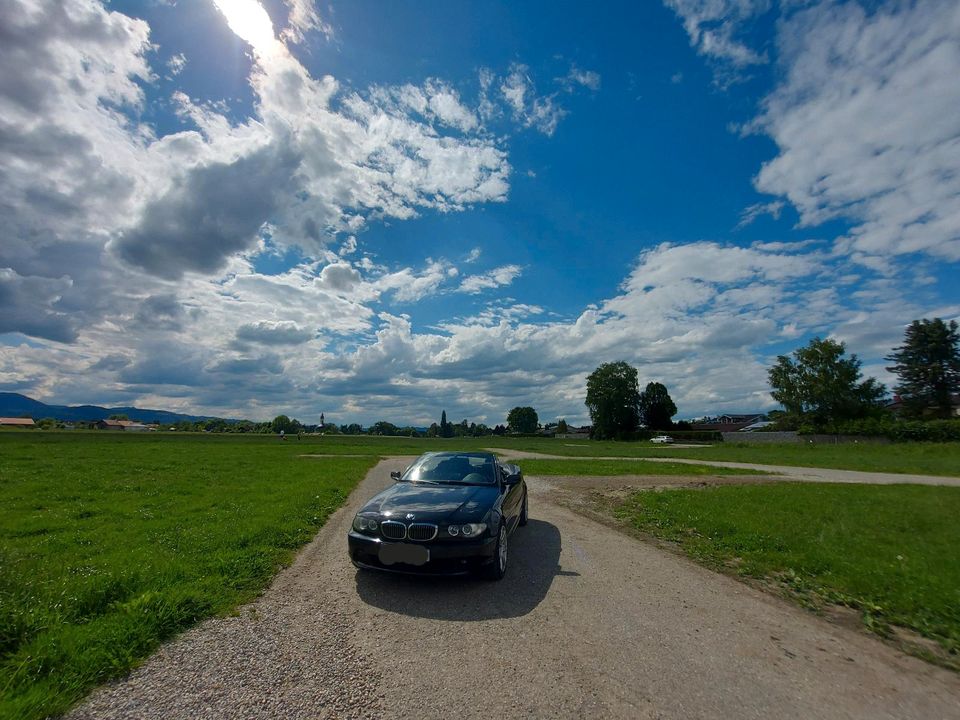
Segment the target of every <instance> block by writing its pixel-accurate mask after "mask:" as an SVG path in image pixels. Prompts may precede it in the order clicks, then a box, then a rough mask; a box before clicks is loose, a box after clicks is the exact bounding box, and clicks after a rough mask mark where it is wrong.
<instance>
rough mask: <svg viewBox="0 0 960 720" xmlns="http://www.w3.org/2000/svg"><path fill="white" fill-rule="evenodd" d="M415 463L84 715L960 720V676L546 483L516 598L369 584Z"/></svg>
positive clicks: (487, 591) (356, 498)
mask: <svg viewBox="0 0 960 720" xmlns="http://www.w3.org/2000/svg"><path fill="white" fill-rule="evenodd" d="M405 464H406V459H395V460H391V461H384V462H382V463H380V464H379V465H378V466H377V467H376V468H375V469H374V470H373V471H371V473H370V475H369V476H368V477H367V479H366V480H364V482H363V483H362V484H361V485H360V487H359V488H358V489H357V490H356V491H355V492H354V494H353V495H352V496H351V498H350V501H349V502H348V504H347V506H346V507H345V508H344V509H342V510H341V511H339V512H338V513H336V514H335V515H334V516H333V517H331V519H330V521H329V522H328V523H327V525H326V527H324V529H323V530H322V531H321V532H320V533H319V535H318V536H317V538H316V539H315V540H314V542H313V543H311V544H310V545H309V546H308V547H307V548H305V550H304V551H303V552H302V553H301V554H300V555H299V556H298V558H297V561H296V562H295V563H294V565H293V566H291V567H290V568H289V569H288V570H286V571H284V572H283V573H281V575H280V576H278V578H277V580H276V582H275V583H274V585H273V586H272V587H271V588H270V590H269V591H268V592H267V593H265V595H264V596H263V597H262V598H261V599H260V600H259V601H258V602H256V603H253V604H252V605H250V606H247V607H245V608H243V609H242V610H241V612H240V613H239V615H238V616H237V617H233V618H227V619H219V620H214V621H211V622H207V623H204V624H203V625H201V626H200V627H198V628H196V629H194V630H192V631H190V632H188V633H185V634H184V635H183V636H181V637H180V638H178V639H176V640H175V641H173V642H171V643H169V644H168V645H167V646H165V647H164V648H163V649H162V650H161V651H160V652H159V653H157V654H156V655H155V656H154V657H152V658H151V659H150V660H149V661H148V662H147V663H145V664H144V665H143V666H142V667H141V668H140V669H139V670H137V671H136V672H134V673H133V674H132V675H131V676H130V677H129V678H127V679H126V680H124V681H121V682H118V683H115V684H113V685H111V686H108V687H106V688H103V689H101V690H100V691H97V692H96V693H95V694H94V695H93V696H92V697H91V698H90V699H89V700H88V701H87V702H86V703H85V704H84V705H82V706H81V707H79V708H78V709H77V710H76V711H75V712H74V713H73V714H72V715H71V717H73V718H122V717H129V718H133V717H136V718H160V717H163V718H181V717H182V718H186V717H190V718H233V717H236V718H241V717H242V718H259V717H273V718H301V717H302V718H306V717H311V718H324V717H344V718H349V717H383V716H390V717H393V718H438V719H440V718H442V719H443V720H448V718H451V717H455V718H458V719H460V718H490V717H509V718H515V717H524V718H526V717H530V718H549V717H558V718H579V717H603V718H632V719H636V718H678V719H679V718H684V719H686V718H770V717H777V718H804V719H810V718H831V719H832V718H870V719H871V720H873V719H877V720H880V719H883V718H923V719H924V720H934V719H937V718H943V719H944V720H946V719H947V718H949V719H951V720H956V718H960V676H958V675H956V674H954V673H951V672H949V671H947V670H944V669H942V668H939V667H936V666H933V665H929V664H927V663H924V662H923V661H921V660H918V659H916V658H913V657H909V656H906V655H903V654H902V653H900V652H898V651H896V650H895V649H893V648H891V647H889V646H887V645H884V644H883V643H881V642H878V641H877V640H875V639H874V638H872V637H869V636H867V635H865V634H863V633H860V632H856V631H854V630H850V629H847V628H845V627H842V626H839V625H834V624H831V623H829V622H827V621H825V620H823V619H821V618H818V617H816V616H814V615H812V614H811V613H809V612H806V611H804V610H802V609H800V608H797V607H795V606H793V605H791V604H790V603H788V602H786V601H784V600H782V599H780V598H778V597H775V596H772V595H768V594H765V593H763V592H761V591H759V590H755V589H753V588H751V587H748V586H746V585H744V584H742V583H739V582H737V581H736V580H733V579H731V578H728V577H726V576H723V575H719V574H716V573H713V572H711V571H709V570H706V569H704V568H701V567H699V566H697V565H695V564H694V563H692V562H690V561H689V560H687V559H686V558H683V557H680V556H677V555H675V554H673V553H669V552H665V551H663V550H660V549H658V548H657V547H655V546H654V545H652V544H647V543H644V542H641V541H639V540H636V539H633V538H630V537H626V536H624V535H622V534H621V533H619V532H617V531H616V530H614V529H612V528H608V527H606V526H604V525H601V524H599V523H596V522H593V521H591V520H590V519H588V518H586V517H584V516H582V515H580V514H577V513H574V512H571V511H570V510H568V509H565V508H563V507H561V506H560V505H558V504H557V503H555V502H554V501H553V499H552V498H553V494H552V493H553V491H552V489H551V486H550V485H549V484H547V483H546V482H541V481H539V480H537V479H536V478H530V479H529V480H528V483H529V486H530V490H531V496H530V498H531V499H530V513H531V520H530V523H529V525H527V526H526V527H524V528H519V529H518V530H517V532H516V533H515V534H514V535H513V536H512V538H511V544H510V566H509V567H508V570H507V576H506V577H505V578H504V580H502V581H501V582H499V583H491V582H484V581H481V580H475V579H447V580H443V579H423V578H420V579H418V578H407V577H402V576H394V575H384V574H374V573H365V572H358V571H356V570H355V569H354V568H353V567H352V566H351V565H350V563H349V561H348V559H347V556H346V542H345V534H346V532H347V528H348V526H349V523H350V521H351V520H352V517H353V512H354V511H355V509H356V508H357V507H359V505H360V504H361V503H362V502H363V501H364V500H365V499H366V498H367V497H369V496H370V495H371V494H373V493H374V492H376V491H377V490H379V489H381V488H383V487H386V486H387V485H388V484H389V483H390V479H389V471H390V470H392V469H400V468H402V467H404V466H405ZM620 480H621V481H622V478H621V479H620ZM658 480H660V481H662V480H663V478H658ZM556 481H557V479H556V478H550V482H551V483H555V482H556Z"/></svg>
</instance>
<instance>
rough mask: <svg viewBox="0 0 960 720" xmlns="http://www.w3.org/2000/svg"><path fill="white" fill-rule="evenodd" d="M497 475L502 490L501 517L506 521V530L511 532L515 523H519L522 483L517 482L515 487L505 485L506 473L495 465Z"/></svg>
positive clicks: (498, 465)
mask: <svg viewBox="0 0 960 720" xmlns="http://www.w3.org/2000/svg"><path fill="white" fill-rule="evenodd" d="M497 473H498V474H499V476H500V486H501V487H502V488H503V491H504V497H503V505H502V509H503V516H504V518H506V520H507V530H508V531H509V532H513V530H514V528H516V526H517V523H518V522H520V508H521V507H522V505H523V483H522V482H518V483H516V484H515V485H507V484H506V482H505V479H506V473H505V472H504V470H503V466H501V465H500V463H499V462H498V463H497Z"/></svg>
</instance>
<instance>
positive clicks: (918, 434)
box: [801, 416, 960, 442]
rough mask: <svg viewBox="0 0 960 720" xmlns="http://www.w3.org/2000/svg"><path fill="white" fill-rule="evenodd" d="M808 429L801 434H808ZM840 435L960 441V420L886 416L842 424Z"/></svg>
mask: <svg viewBox="0 0 960 720" xmlns="http://www.w3.org/2000/svg"><path fill="white" fill-rule="evenodd" d="M805 430H806V429H801V433H804V434H807V432H806V431H805ZM836 434H839V435H863V436H870V437H885V438H889V439H890V440H893V441H894V442H910V441H913V442H919V441H926V442H950V441H955V440H960V419H956V420H926V421H924V420H899V419H897V418H894V417H890V416H886V417H880V418H865V419H863V420H852V421H849V422H845V423H841V424H840V425H838V426H837V428H836Z"/></svg>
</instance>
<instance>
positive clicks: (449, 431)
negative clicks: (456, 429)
mask: <svg viewBox="0 0 960 720" xmlns="http://www.w3.org/2000/svg"><path fill="white" fill-rule="evenodd" d="M440 437H445V438H450V437H453V425H451V424H450V423H448V422H447V411H446V410H444V411H443V412H442V413H440Z"/></svg>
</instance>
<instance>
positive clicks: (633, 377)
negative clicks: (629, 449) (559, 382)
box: [586, 361, 640, 440]
mask: <svg viewBox="0 0 960 720" xmlns="http://www.w3.org/2000/svg"><path fill="white" fill-rule="evenodd" d="M639 405H640V386H639V384H638V383H637V369H636V368H635V367H632V366H630V365H628V364H627V363H625V362H622V361H621V362H614V363H604V364H603V365H601V366H600V367H598V368H597V369H596V370H594V371H593V372H592V373H590V375H589V377H587V399H586V406H587V409H588V410H589V411H590V420H591V421H592V422H593V436H594V437H595V438H598V439H600V440H603V439H613V438H625V437H627V436H628V435H630V434H631V433H634V432H636V430H637V425H639V423H640V409H639Z"/></svg>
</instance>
